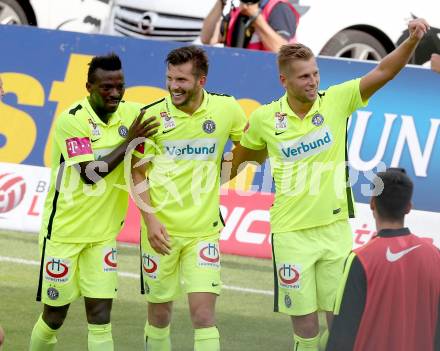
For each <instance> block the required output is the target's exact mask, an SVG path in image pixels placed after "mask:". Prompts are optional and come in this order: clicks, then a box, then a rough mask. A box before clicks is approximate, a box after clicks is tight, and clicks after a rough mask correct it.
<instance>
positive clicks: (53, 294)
mask: <svg viewBox="0 0 440 351" xmlns="http://www.w3.org/2000/svg"><path fill="white" fill-rule="evenodd" d="M59 296H60V293H59V291H58V290H57V289H55V288H54V287H52V286H51V287H50V288H48V289H47V297H48V298H49V299H51V300H56V299H58V297H59Z"/></svg>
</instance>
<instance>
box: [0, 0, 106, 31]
mask: <svg viewBox="0 0 440 351" xmlns="http://www.w3.org/2000/svg"><path fill="white" fill-rule="evenodd" d="M112 4H113V1H112V0H0V24H25V25H34V26H38V27H41V28H49V29H64V30H72V31H78V32H86V33H100V32H101V31H102V28H101V26H102V25H103V23H104V22H106V21H107V20H108V17H109V15H110V10H111V8H112Z"/></svg>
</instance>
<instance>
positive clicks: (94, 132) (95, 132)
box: [89, 118, 101, 136]
mask: <svg viewBox="0 0 440 351" xmlns="http://www.w3.org/2000/svg"><path fill="white" fill-rule="evenodd" d="M89 124H90V128H92V135H93V136H101V130H100V129H99V127H98V125H97V124H96V123H95V122H93V119H91V118H89Z"/></svg>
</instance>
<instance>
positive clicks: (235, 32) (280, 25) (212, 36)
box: [200, 0, 300, 52]
mask: <svg viewBox="0 0 440 351" xmlns="http://www.w3.org/2000/svg"><path fill="white" fill-rule="evenodd" d="M225 3H226V1H225V0H218V1H216V3H215V5H214V7H213V8H212V9H211V12H210V13H209V14H208V16H207V17H206V19H205V21H204V22H203V27H202V32H201V34H200V39H201V41H202V43H203V44H217V43H224V45H225V46H229V47H238V48H246V49H253V50H263V51H273V52H278V50H279V48H280V47H281V46H282V45H284V44H288V43H289V42H294V41H295V33H296V28H297V27H298V22H299V17H300V16H299V13H298V11H297V10H296V9H295V7H294V6H293V5H292V4H291V3H290V2H289V1H288V0H243V1H240V5H239V6H238V7H235V6H233V5H231V10H230V12H229V13H228V14H227V15H226V16H224V17H223V18H222V19H221V17H222V14H223V9H224V6H225Z"/></svg>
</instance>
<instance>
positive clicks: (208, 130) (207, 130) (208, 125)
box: [202, 119, 216, 134]
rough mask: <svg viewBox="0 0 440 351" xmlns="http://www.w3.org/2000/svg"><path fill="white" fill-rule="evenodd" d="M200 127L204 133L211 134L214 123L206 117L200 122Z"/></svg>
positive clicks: (213, 129) (214, 126)
mask: <svg viewBox="0 0 440 351" xmlns="http://www.w3.org/2000/svg"><path fill="white" fill-rule="evenodd" d="M202 128H203V130H204V132H205V133H208V134H211V133H214V131H215V128H216V125H215V122H214V121H213V120H212V119H208V120H206V121H205V122H203V124H202Z"/></svg>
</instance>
